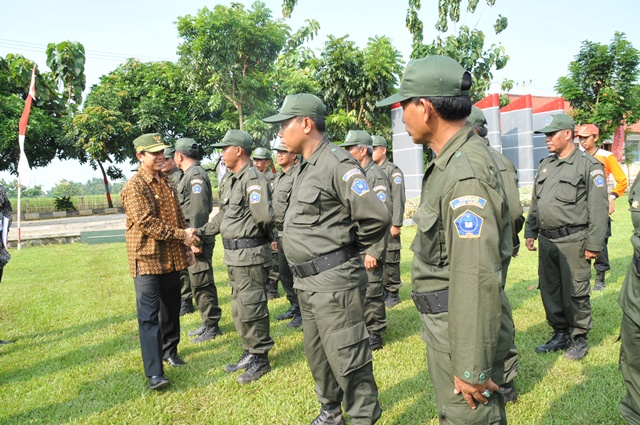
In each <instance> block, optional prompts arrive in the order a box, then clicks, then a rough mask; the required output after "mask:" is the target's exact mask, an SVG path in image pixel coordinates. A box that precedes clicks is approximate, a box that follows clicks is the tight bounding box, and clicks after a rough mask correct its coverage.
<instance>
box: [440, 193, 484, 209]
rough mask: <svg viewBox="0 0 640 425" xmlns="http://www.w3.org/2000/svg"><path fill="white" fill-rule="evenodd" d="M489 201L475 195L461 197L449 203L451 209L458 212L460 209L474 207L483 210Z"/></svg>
mask: <svg viewBox="0 0 640 425" xmlns="http://www.w3.org/2000/svg"><path fill="white" fill-rule="evenodd" d="M486 203H487V200H486V199H484V198H481V197H479V196H475V195H467V196H461V197H459V198H456V199H454V200H453V201H451V202H449V205H451V209H453V210H457V209H458V208H460V207H466V206H474V207H478V208H480V209H483V208H484V206H485V205H486Z"/></svg>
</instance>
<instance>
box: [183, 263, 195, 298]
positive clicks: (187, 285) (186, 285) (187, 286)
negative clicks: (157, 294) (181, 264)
mask: <svg viewBox="0 0 640 425" xmlns="http://www.w3.org/2000/svg"><path fill="white" fill-rule="evenodd" d="M180 298H181V299H182V301H188V302H191V300H193V292H192V291H191V281H190V280H189V270H187V269H184V270H180Z"/></svg>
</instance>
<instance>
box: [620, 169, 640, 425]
mask: <svg viewBox="0 0 640 425" xmlns="http://www.w3.org/2000/svg"><path fill="white" fill-rule="evenodd" d="M639 176H640V175H639ZM629 206H630V208H629V210H630V211H631V223H633V235H631V246H632V247H633V260H632V261H631V264H630V265H629V270H627V275H626V276H625V278H624V283H623V284H622V289H621V290H620V298H619V299H618V304H620V308H622V325H621V326H620V340H621V342H622V345H621V347H620V371H621V372H622V377H623V378H624V383H625V384H626V385H627V394H626V396H625V397H624V398H623V399H622V401H620V406H619V407H620V412H621V413H622V416H623V417H624V419H625V420H626V421H627V423H628V424H632V425H640V293H639V292H638V288H640V178H639V177H636V179H635V181H634V182H633V184H632V185H631V189H629Z"/></svg>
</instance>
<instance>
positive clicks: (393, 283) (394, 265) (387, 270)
mask: <svg viewBox="0 0 640 425" xmlns="http://www.w3.org/2000/svg"><path fill="white" fill-rule="evenodd" d="M392 239H394V238H393V237H391V236H389V242H391V240H392ZM397 239H400V237H398V238H397ZM383 282H384V289H386V290H387V291H390V292H398V291H399V290H400V287H401V286H402V281H401V280H400V250H387V253H386V257H385V264H384V279H383Z"/></svg>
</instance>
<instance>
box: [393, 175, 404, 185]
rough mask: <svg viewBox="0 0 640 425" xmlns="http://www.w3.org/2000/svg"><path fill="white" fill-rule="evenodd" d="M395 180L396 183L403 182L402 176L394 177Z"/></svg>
mask: <svg viewBox="0 0 640 425" xmlns="http://www.w3.org/2000/svg"><path fill="white" fill-rule="evenodd" d="M393 182H394V183H395V184H400V183H402V177H400V176H398V177H396V178H394V179H393Z"/></svg>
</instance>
